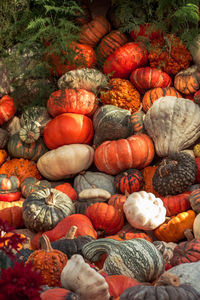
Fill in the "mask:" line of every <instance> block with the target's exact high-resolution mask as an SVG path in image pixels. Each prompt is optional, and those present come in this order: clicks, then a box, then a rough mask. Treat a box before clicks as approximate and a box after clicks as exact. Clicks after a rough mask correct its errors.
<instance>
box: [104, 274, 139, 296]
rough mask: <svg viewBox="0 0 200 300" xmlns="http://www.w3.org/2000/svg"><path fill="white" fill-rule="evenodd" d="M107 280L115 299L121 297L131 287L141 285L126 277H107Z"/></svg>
mask: <svg viewBox="0 0 200 300" xmlns="http://www.w3.org/2000/svg"><path fill="white" fill-rule="evenodd" d="M105 279H106V282H107V283H108V286H109V293H110V296H111V297H113V298H116V297H118V296H120V295H121V294H122V293H123V292H124V291H125V290H126V289H128V288H129V287H132V286H136V285H140V284H141V283H140V282H138V281H137V280H135V279H133V278H131V277H128V276H125V275H111V276H106V277H105Z"/></svg>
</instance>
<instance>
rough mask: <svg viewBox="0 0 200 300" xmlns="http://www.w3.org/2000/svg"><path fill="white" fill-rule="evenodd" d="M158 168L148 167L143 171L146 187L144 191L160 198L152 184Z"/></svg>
mask: <svg viewBox="0 0 200 300" xmlns="http://www.w3.org/2000/svg"><path fill="white" fill-rule="evenodd" d="M157 168H158V166H148V167H146V168H144V169H143V170H142V174H143V176H144V185H143V190H144V191H145V192H147V193H152V194H154V195H155V196H156V197H160V195H159V194H158V193H157V192H156V191H155V190H154V188H153V184H152V178H153V176H154V173H155V171H156V169H157Z"/></svg>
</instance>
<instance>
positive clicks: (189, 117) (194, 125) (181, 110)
mask: <svg viewBox="0 0 200 300" xmlns="http://www.w3.org/2000/svg"><path fill="white" fill-rule="evenodd" d="M199 114H200V108H199V106H198V105H197V104H195V103H194V102H192V101H191V100H188V99H183V98H176V97H170V96H166V97H162V98H160V99H158V100H157V101H155V102H154V103H153V105H152V107H151V108H150V109H149V110H148V112H147V113H146V115H145V119H144V125H145V129H146V130H147V133H148V135H149V136H150V137H151V138H152V140H153V141H154V145H155V150H156V153H157V154H158V156H160V157H163V156H164V157H166V156H169V155H171V154H172V153H174V152H178V151H180V150H184V149H187V148H189V146H191V145H192V144H193V143H194V142H195V141H196V140H197V138H198V137H199V136H200V130H199V128H200V119H199ZM161 119H162V123H161V122H160V120H161Z"/></svg>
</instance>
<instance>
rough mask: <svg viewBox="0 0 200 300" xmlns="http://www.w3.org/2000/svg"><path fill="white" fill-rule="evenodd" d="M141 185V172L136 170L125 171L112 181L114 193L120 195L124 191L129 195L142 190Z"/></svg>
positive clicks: (142, 178)
mask: <svg viewBox="0 0 200 300" xmlns="http://www.w3.org/2000/svg"><path fill="white" fill-rule="evenodd" d="M143 183H144V177H143V175H142V172H141V171H139V170H137V169H128V170H125V171H124V172H121V173H119V174H117V175H116V176H115V179H114V186H115V188H116V191H117V192H118V193H121V194H125V191H126V192H128V193H129V194H131V193H134V192H138V191H140V190H141V189H142V187H143Z"/></svg>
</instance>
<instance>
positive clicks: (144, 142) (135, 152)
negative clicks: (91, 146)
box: [94, 133, 154, 175]
mask: <svg viewBox="0 0 200 300" xmlns="http://www.w3.org/2000/svg"><path fill="white" fill-rule="evenodd" d="M153 157H154V145H153V142H152V140H151V138H150V137H149V136H148V135H146V134H143V133H141V134H135V135H132V136H130V137H128V138H127V139H120V140H116V141H105V142H103V143H102V144H101V145H100V146H98V147H97V149H96V150H95V153H94V163H95V165H96V167H97V169H98V170H99V171H101V172H104V173H107V174H111V175H116V174H118V173H120V172H121V171H124V170H127V169H134V168H135V169H142V168H144V167H146V166H148V165H150V163H151V161H152V160H153Z"/></svg>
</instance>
